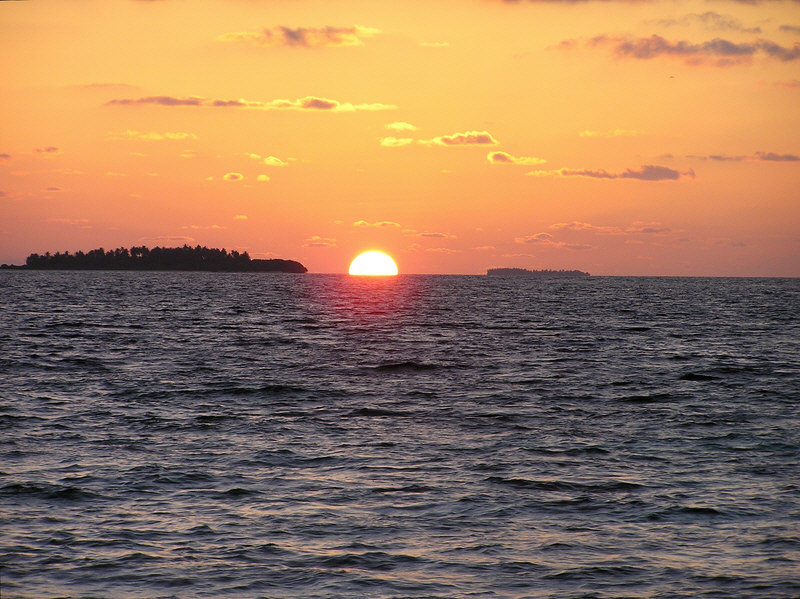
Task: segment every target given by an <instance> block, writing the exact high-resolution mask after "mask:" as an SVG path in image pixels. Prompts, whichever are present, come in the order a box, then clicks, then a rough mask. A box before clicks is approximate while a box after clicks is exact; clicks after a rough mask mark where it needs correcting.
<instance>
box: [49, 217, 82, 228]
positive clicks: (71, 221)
mask: <svg viewBox="0 0 800 599" xmlns="http://www.w3.org/2000/svg"><path fill="white" fill-rule="evenodd" d="M46 222H48V223H57V224H60V225H70V226H72V227H86V225H88V224H89V219H88V218H48V219H47V221H46Z"/></svg>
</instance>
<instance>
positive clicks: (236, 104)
mask: <svg viewBox="0 0 800 599" xmlns="http://www.w3.org/2000/svg"><path fill="white" fill-rule="evenodd" d="M142 104H155V105H157V106H169V107H173V106H205V107H213V108H245V109H250V110H308V111H323V112H355V111H357V110H365V111H374V110H394V109H395V108H397V106H394V105H391V104H351V103H350V102H339V101H338V100H329V99H327V98H318V97H316V96H306V97H304V98H299V99H297V100H284V99H278V100H270V101H269V102H259V101H252V100H244V99H240V100H220V99H213V98H201V97H196V96H190V97H188V98H176V97H172V96H146V97H143V98H116V99H113V100H109V101H108V102H106V105H107V106H137V105H142Z"/></svg>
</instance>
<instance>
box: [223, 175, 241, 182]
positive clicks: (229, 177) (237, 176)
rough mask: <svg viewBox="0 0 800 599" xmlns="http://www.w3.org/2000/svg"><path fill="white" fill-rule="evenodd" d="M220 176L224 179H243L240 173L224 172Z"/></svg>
mask: <svg viewBox="0 0 800 599" xmlns="http://www.w3.org/2000/svg"><path fill="white" fill-rule="evenodd" d="M222 178H223V179H224V180H225V181H241V180H242V179H244V175H243V174H242V173H225V174H224V175H223V176H222Z"/></svg>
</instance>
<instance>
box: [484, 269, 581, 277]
mask: <svg viewBox="0 0 800 599" xmlns="http://www.w3.org/2000/svg"><path fill="white" fill-rule="evenodd" d="M486 275H487V276H490V277H540V278H558V279H575V278H581V277H588V276H590V275H589V273H588V272H583V271H581V270H528V269H526V268H490V269H488V270H487V271H486Z"/></svg>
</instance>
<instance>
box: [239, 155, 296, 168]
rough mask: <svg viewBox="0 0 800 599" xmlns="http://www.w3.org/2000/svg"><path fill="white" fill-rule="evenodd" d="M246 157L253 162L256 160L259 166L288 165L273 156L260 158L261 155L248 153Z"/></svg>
mask: <svg viewBox="0 0 800 599" xmlns="http://www.w3.org/2000/svg"><path fill="white" fill-rule="evenodd" d="M247 157H248V158H252V159H253V160H258V161H259V162H260V163H261V164H264V165H266V166H287V165H288V164H289V163H288V162H284V161H283V160H281V159H280V158H277V157H275V156H262V155H261V154H254V153H250V154H247Z"/></svg>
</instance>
